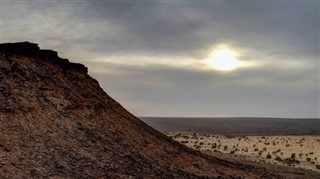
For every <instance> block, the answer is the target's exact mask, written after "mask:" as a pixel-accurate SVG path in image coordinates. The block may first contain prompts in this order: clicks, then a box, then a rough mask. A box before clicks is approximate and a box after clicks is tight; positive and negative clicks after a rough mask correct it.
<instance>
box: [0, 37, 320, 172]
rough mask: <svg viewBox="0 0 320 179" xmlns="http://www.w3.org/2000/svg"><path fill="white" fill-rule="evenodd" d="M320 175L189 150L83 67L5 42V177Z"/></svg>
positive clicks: (1, 81)
mask: <svg viewBox="0 0 320 179" xmlns="http://www.w3.org/2000/svg"><path fill="white" fill-rule="evenodd" d="M146 110H147V109H146ZM275 168H276V170H275ZM318 176H319V175H318V173H315V172H311V171H306V170H300V169H294V170H292V168H281V167H280V168H279V167H274V168H271V169H270V168H266V167H264V166H260V165H255V164H250V163H245V162H239V161H236V160H224V159H221V158H219V157H215V156H209V155H205V154H202V153H200V152H199V151H195V150H192V149H189V148H187V147H185V146H184V145H181V144H179V143H178V142H176V141H174V140H172V139H170V138H169V137H167V136H165V135H163V134H161V133H160V132H158V131H156V130H155V129H153V128H151V127H149V126H148V125H146V124H145V123H144V122H142V121H140V120H139V119H138V118H136V117H135V116H133V115H132V114H130V113H129V112H128V111H126V110H125V109H124V108H123V107H122V106H121V105H120V104H119V103H117V102H116V101H115V100H113V99H112V98H111V97H110V96H108V95H107V94H106V93H105V92H104V91H103V90H102V89H101V87H100V86H99V83H98V82H97V81H96V80H95V79H93V78H92V77H90V76H89V75H88V74H87V68H86V67H85V66H83V65H82V64H75V63H70V62H69V61H68V60H67V59H62V58H60V57H58V55H57V52H54V51H51V50H41V49H39V47H38V45H37V44H33V43H28V42H22V43H12V44H10V43H9V44H1V45H0V178H199V177H208V178H216V177H220V178H317V177H318Z"/></svg>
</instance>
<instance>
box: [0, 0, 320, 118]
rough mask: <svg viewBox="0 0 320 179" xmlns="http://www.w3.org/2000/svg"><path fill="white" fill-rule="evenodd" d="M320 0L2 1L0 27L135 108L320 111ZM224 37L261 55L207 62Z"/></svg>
mask: <svg viewBox="0 0 320 179" xmlns="http://www.w3.org/2000/svg"><path fill="white" fill-rule="evenodd" d="M319 7H320V6H319V2H315V1H305V2H301V1H291V2H288V1H277V2H275V1H272V2H265V1H250V2H248V1H247V2H246V1H239V2H234V1H202V2H195V1H190V2H188V1H122V2H119V1H117V2H116V1H50V2H42V1H32V0H31V1H3V2H2V17H1V18H2V22H3V25H2V36H3V42H9V41H26V40H28V41H32V42H37V43H39V44H40V45H41V47H44V48H50V49H55V50H57V51H59V53H60V56H62V57H66V58H69V59H71V60H72V61H76V62H81V63H84V64H85V65H86V66H88V67H89V72H90V74H91V75H93V76H94V77H95V78H97V79H98V81H99V82H100V84H101V86H102V87H103V88H104V89H105V90H106V91H107V93H109V94H110V95H111V96H113V97H115V98H116V99H117V100H119V101H120V103H122V104H123V105H124V106H125V107H127V108H128V109H129V110H130V111H132V112H133V113H134V114H136V115H141V116H146V115H147V116H273V117H319V116H320V114H319V107H320V106H319V97H320V94H319V74H320V73H319V39H320V38H319V31H320V29H319V26H320V24H319V11H320V9H319ZM17 9H18V10H17ZM222 44H223V45H227V46H229V47H230V48H232V49H234V50H236V51H237V52H239V54H240V56H239V58H240V59H241V60H244V61H247V62H252V64H255V65H253V66H252V67H248V68H239V69H238V70H236V71H233V72H230V73H222V72H218V71H214V70H212V69H210V68H209V67H208V65H206V64H205V63H204V61H205V59H206V58H208V57H209V55H210V52H211V51H212V50H213V49H214V47H216V46H219V45H222Z"/></svg>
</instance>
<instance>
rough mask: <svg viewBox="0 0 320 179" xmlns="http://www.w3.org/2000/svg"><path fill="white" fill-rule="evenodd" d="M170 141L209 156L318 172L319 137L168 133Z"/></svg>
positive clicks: (319, 157)
mask: <svg viewBox="0 0 320 179" xmlns="http://www.w3.org/2000/svg"><path fill="white" fill-rule="evenodd" d="M166 134H167V135H168V136H169V137H171V138H172V139H174V140H176V141H178V142H180V143H182V144H184V145H186V146H188V147H190V148H193V149H196V150H199V151H201V152H204V153H207V154H210V155H216V156H217V155H220V154H226V155H227V156H228V157H231V158H237V159H245V160H250V161H255V162H260V163H270V164H278V165H284V166H291V167H297V168H303V169H310V170H313V171H318V172H320V150H319V149H320V136H319V135H299V136H295V135H284V136H281V135H279V136H229V135H213V134H203V133H191V132H167V133H166Z"/></svg>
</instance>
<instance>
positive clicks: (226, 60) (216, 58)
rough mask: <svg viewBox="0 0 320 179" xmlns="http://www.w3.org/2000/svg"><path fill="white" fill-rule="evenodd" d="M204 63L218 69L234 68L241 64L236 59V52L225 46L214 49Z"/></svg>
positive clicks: (229, 69) (228, 69)
mask: <svg viewBox="0 0 320 179" xmlns="http://www.w3.org/2000/svg"><path fill="white" fill-rule="evenodd" d="M206 63H207V64H209V65H210V66H211V67H212V68H213V69H215V70H220V71H231V70H235V69H237V68H238V67H240V66H241V65H242V62H241V61H239V60H238V59H237V53H236V52H235V51H232V50H230V49H227V48H223V49H216V50H214V51H213V52H212V54H211V56H210V57H209V58H208V59H207V61H206Z"/></svg>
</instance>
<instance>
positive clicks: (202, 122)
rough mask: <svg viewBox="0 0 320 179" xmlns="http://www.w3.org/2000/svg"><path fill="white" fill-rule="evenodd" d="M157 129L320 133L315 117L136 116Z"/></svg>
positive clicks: (210, 132) (252, 132) (223, 132)
mask: <svg viewBox="0 0 320 179" xmlns="http://www.w3.org/2000/svg"><path fill="white" fill-rule="evenodd" d="M140 119H141V120H143V121H144V122H146V123H147V124H149V125H150V126H152V127H154V128H156V129H158V130H160V131H161V132H177V131H179V132H197V133H205V134H217V135H253V136H256V135H320V119H316V118H305V119H303V118H252V117H235V118H173V117H165V118H163V117H140Z"/></svg>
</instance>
